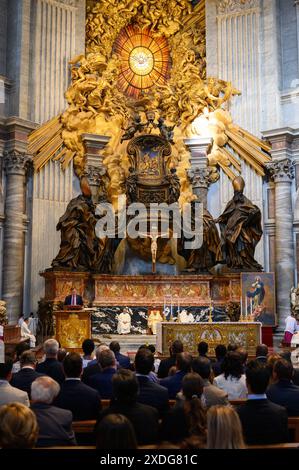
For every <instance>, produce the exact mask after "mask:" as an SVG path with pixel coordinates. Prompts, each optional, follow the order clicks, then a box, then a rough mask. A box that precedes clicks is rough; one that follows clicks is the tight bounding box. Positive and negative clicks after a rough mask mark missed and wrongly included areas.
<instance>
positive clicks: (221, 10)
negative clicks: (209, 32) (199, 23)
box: [217, 0, 259, 15]
mask: <svg viewBox="0 0 299 470" xmlns="http://www.w3.org/2000/svg"><path fill="white" fill-rule="evenodd" d="M258 6H259V0H221V1H220V2H219V3H218V5H217V13H218V14H220V15H225V14H228V13H237V12H239V11H242V10H249V9H251V8H257V7H258Z"/></svg>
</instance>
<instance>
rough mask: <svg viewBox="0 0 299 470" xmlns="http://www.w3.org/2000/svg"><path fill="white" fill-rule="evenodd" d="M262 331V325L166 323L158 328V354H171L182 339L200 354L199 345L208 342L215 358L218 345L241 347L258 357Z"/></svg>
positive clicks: (193, 351)
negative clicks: (256, 353)
mask: <svg viewBox="0 0 299 470" xmlns="http://www.w3.org/2000/svg"><path fill="white" fill-rule="evenodd" d="M261 328H262V324H261V323H259V322H247V323H238V322H230V323H223V322H216V323H211V322H202V323H192V324H190V323H175V322H163V323H159V324H158V325H157V351H158V352H159V353H161V354H166V355H167V354H168V352H169V346H170V345H171V343H172V342H173V341H175V340H180V341H182V343H183V345H184V348H185V349H186V350H187V351H188V352H190V353H191V354H192V353H197V345H198V343H200V342H201V341H205V342H207V343H208V345H209V354H210V355H211V356H213V355H215V347H216V346H217V345H218V344H224V345H225V346H228V344H238V345H240V346H242V347H243V348H245V349H246V350H247V351H248V354H249V355H253V356H254V355H255V349H256V346H257V345H258V344H260V343H261Z"/></svg>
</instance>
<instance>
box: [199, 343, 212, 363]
mask: <svg viewBox="0 0 299 470" xmlns="http://www.w3.org/2000/svg"><path fill="white" fill-rule="evenodd" d="M208 350H209V345H208V343H206V341H201V342H200V343H198V345H197V351H198V355H199V357H206V358H207V359H209V360H210V358H209V357H208V356H207V354H208Z"/></svg>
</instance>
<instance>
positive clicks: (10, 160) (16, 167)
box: [3, 150, 32, 175]
mask: <svg viewBox="0 0 299 470" xmlns="http://www.w3.org/2000/svg"><path fill="white" fill-rule="evenodd" d="M3 158H4V166H5V171H6V173H7V174H15V175H25V174H26V173H27V172H28V171H29V169H30V168H31V167H32V158H31V156H30V155H28V154H26V153H25V152H18V151H17V150H12V151H10V152H4V154H3Z"/></svg>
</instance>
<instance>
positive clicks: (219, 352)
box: [212, 344, 227, 377]
mask: <svg viewBox="0 0 299 470" xmlns="http://www.w3.org/2000/svg"><path fill="white" fill-rule="evenodd" d="M226 353H227V349H226V346H224V344H218V345H217V346H216V348H215V355H216V361H215V362H213V363H212V368H213V371H214V376H215V377H217V376H218V375H220V374H222V363H223V361H224V358H225V356H226Z"/></svg>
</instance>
